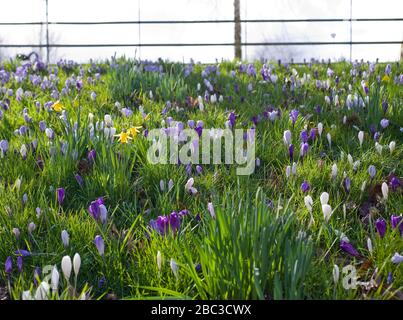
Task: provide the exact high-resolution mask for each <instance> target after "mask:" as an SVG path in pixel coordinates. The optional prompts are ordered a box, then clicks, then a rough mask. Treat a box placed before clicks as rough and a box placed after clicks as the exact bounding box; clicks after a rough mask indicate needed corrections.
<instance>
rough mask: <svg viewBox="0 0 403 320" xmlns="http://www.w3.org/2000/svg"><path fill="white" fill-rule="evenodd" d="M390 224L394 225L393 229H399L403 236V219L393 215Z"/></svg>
mask: <svg viewBox="0 0 403 320" xmlns="http://www.w3.org/2000/svg"><path fill="white" fill-rule="evenodd" d="M390 224H391V225H392V228H393V229H396V228H397V227H399V231H400V235H403V217H402V216H401V215H400V216H395V215H393V214H392V215H391V216H390Z"/></svg>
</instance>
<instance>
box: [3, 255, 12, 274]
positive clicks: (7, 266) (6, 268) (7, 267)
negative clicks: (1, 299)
mask: <svg viewBox="0 0 403 320" xmlns="http://www.w3.org/2000/svg"><path fill="white" fill-rule="evenodd" d="M12 271H13V259H12V258H11V257H10V256H8V257H7V259H6V263H5V264H4V272H5V273H7V274H10V273H11V272H12Z"/></svg>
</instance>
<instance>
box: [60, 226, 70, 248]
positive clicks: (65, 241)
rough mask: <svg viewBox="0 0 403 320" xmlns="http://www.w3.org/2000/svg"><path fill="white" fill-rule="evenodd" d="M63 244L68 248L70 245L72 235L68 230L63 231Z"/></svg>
mask: <svg viewBox="0 0 403 320" xmlns="http://www.w3.org/2000/svg"><path fill="white" fill-rule="evenodd" d="M61 236H62V242H63V246H64V247H65V248H67V247H68V246H69V241H70V236H69V233H68V232H67V230H63V231H62V233H61Z"/></svg>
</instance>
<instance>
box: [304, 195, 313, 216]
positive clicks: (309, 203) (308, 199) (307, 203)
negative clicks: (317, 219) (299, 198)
mask: <svg viewBox="0 0 403 320" xmlns="http://www.w3.org/2000/svg"><path fill="white" fill-rule="evenodd" d="M304 202H305V207H306V208H307V209H308V211H309V212H312V206H313V200H312V197H311V196H309V195H308V196H306V197H305V198H304Z"/></svg>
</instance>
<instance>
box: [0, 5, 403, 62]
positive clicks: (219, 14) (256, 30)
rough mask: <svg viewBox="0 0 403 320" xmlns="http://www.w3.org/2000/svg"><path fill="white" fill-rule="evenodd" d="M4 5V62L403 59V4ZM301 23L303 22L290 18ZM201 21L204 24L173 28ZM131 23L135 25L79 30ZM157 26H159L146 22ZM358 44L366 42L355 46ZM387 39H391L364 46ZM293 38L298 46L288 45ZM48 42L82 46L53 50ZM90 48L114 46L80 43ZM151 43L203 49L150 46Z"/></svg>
mask: <svg viewBox="0 0 403 320" xmlns="http://www.w3.org/2000/svg"><path fill="white" fill-rule="evenodd" d="M0 8H1V14H0V58H3V59H4V58H6V57H13V56H15V55H16V54H17V53H25V54H26V53H29V52H31V51H37V52H40V54H41V56H42V58H43V59H44V60H46V59H47V53H48V54H49V60H50V62H56V61H57V60H59V59H65V58H66V59H73V60H76V61H78V62H86V61H88V60H89V59H91V58H92V59H94V60H100V59H107V58H110V57H111V56H113V55H115V54H116V56H122V55H125V56H126V57H132V58H133V57H136V58H141V59H148V60H156V59H158V58H160V57H161V58H163V59H169V60H171V61H184V62H188V61H189V60H190V59H191V58H193V59H194V61H196V62H198V61H200V62H204V63H208V62H215V61H216V59H218V60H221V59H233V58H234V56H235V55H236V56H237V57H241V58H242V59H244V60H254V59H260V58H265V59H276V60H277V59H281V60H283V61H291V59H293V60H294V61H295V62H302V61H303V59H307V60H309V59H311V58H315V59H326V60H327V59H331V60H333V61H337V60H341V59H347V60H349V59H353V60H355V59H364V60H370V61H374V60H376V59H377V58H378V59H379V60H380V61H396V60H399V59H400V57H401V54H402V39H403V19H402V16H403V14H402V13H403V1H402V0H383V1H376V0H338V1H335V0H321V1H317V0H171V1H166V0H114V1H110V0H69V1H66V0H47V1H46V0H0ZM351 18H352V21H351V20H350V19H351ZM295 19H298V20H299V21H289V20H295ZM306 19H314V20H318V19H319V20H337V21H320V22H319V21H315V22H311V21H306ZM356 19H358V21H354V20H356ZM359 19H370V21H359ZM371 19H379V20H378V21H373V20H371ZM381 19H389V20H387V21H382V20H381ZM195 20H198V23H172V24H170V23H165V22H167V21H176V22H179V21H195ZM201 20H208V21H212V20H213V21H217V20H220V21H222V23H218V22H217V23H216V22H213V23H211V22H209V23H205V22H204V23H203V22H200V21H201ZM228 20H229V21H228ZM235 20H236V21H237V23H235V22H234V21H235ZM245 20H276V21H270V22H256V21H249V22H245ZM278 20H288V21H285V22H280V21H278ZM124 21H126V22H132V23H120V24H81V23H83V22H94V23H97V22H98V23H99V22H124ZM152 21H154V22H157V23H147V22H152ZM46 22H48V24H47V23H46ZM61 22H68V23H67V24H63V23H62V24H61ZM139 22H140V23H139ZM161 22H164V23H161ZM23 23H31V24H29V25H26V24H23ZM350 41H352V42H353V43H356V42H359V43H360V44H353V45H351V46H350ZM379 41H381V42H393V43H391V44H390V43H389V44H385V43H382V44H367V43H366V42H379ZM295 42H296V43H298V45H290V43H295ZM318 42H319V43H326V44H318ZM340 42H341V43H342V44H334V43H340ZM362 42H364V43H362ZM259 43H270V44H273V43H275V44H277V45H258V44H259ZM278 43H288V44H287V45H278ZM301 43H302V44H301ZM46 44H50V45H55V44H56V45H75V46H74V47H63V46H61V47H51V46H50V47H49V48H46ZM88 44H90V45H99V44H104V45H105V44H106V45H111V46H105V47H97V46H94V47H80V46H79V45H88ZM114 44H119V46H114ZM139 44H141V45H142V46H139ZM147 44H154V45H155V44H156V45H161V44H198V45H197V46H144V45H147ZM201 44H214V46H203V45H201ZM234 44H237V45H238V46H237V48H238V51H237V49H236V48H235V45H234ZM247 44H249V45H247ZM252 44H253V45H252ZM14 45H25V47H21V46H20V47H12V46H14ZM41 45H42V46H43V47H34V46H41ZM125 45H127V46H125Z"/></svg>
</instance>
